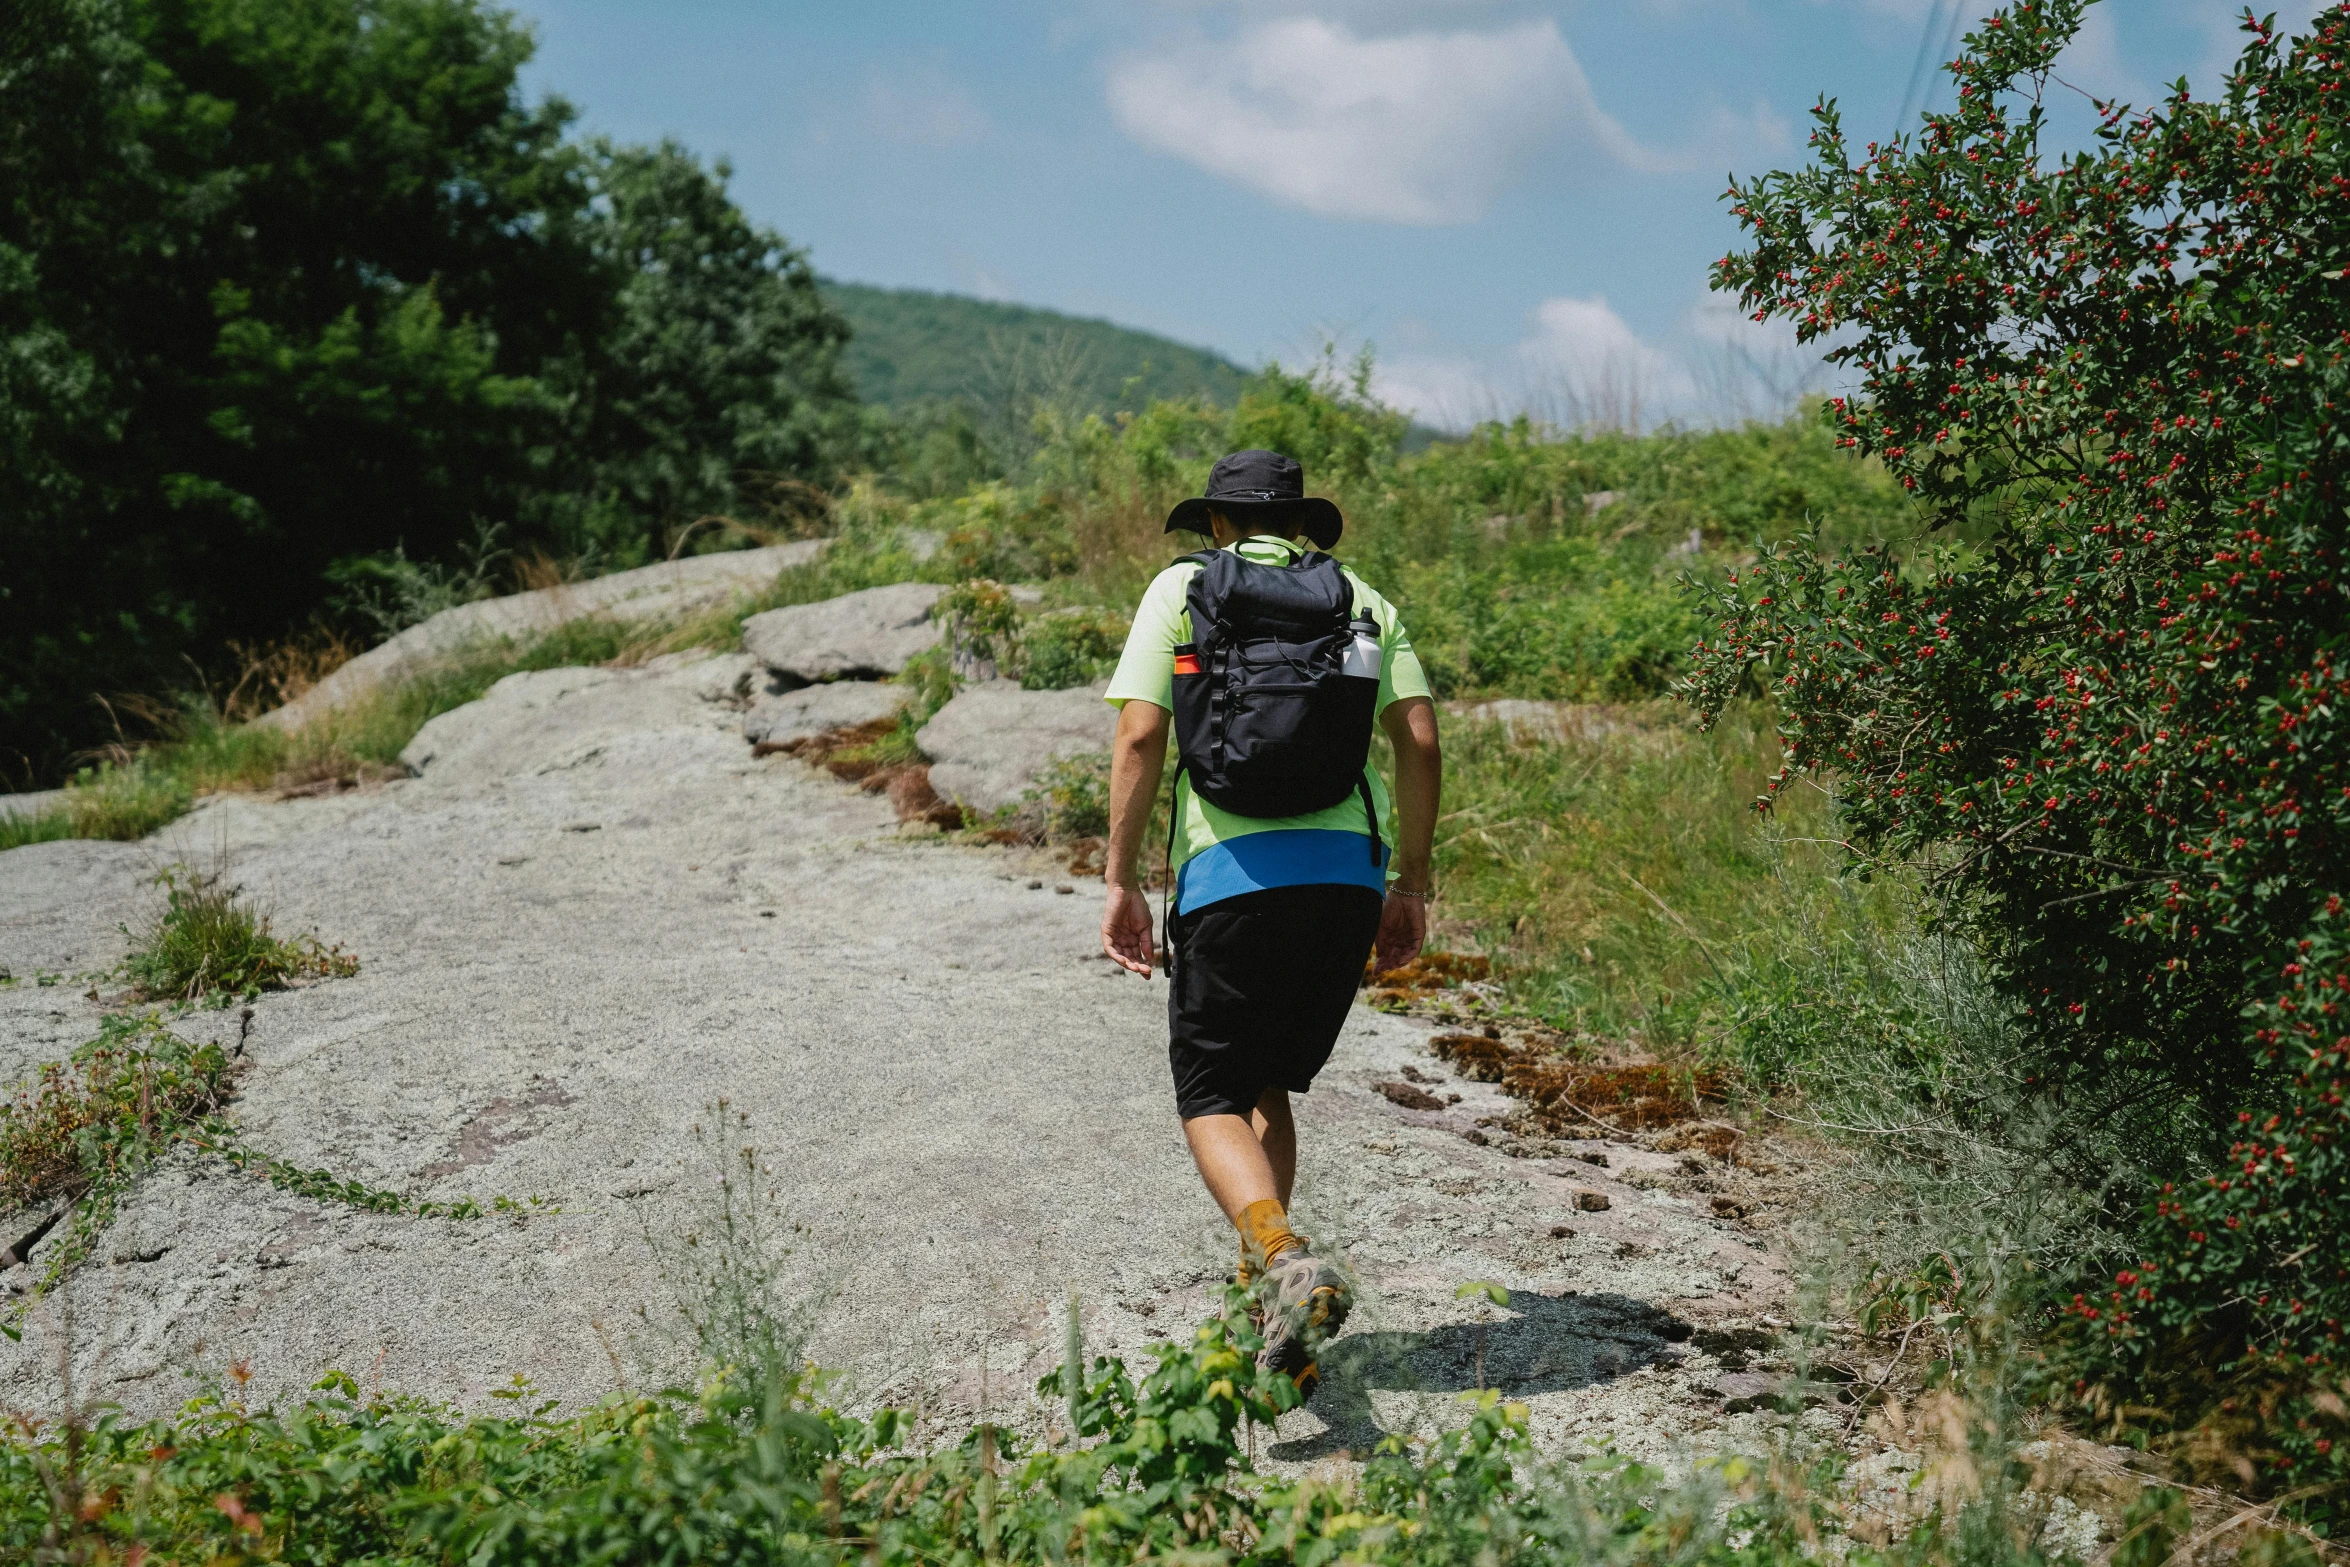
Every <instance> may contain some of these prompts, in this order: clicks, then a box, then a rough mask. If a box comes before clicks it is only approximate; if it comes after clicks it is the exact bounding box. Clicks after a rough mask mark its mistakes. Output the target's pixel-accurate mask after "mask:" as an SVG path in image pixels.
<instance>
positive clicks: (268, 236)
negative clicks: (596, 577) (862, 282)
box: [0, 0, 854, 774]
mask: <svg viewBox="0 0 2350 1567" xmlns="http://www.w3.org/2000/svg"><path fill="white" fill-rule="evenodd" d="M10 10H11V12H12V14H13V20H12V21H10V22H7V23H0V596H4V598H0V602H4V603H5V609H4V610H0V671H4V673H0V753H6V754H8V760H9V762H10V763H11V765H12V766H17V765H23V766H29V768H30V770H31V771H33V772H34V773H36V774H48V773H53V772H54V771H55V769H56V768H57V766H58V765H59V764H60V763H61V761H62V760H63V759H64V758H65V757H66V756H67V755H69V754H70V753H71V752H72V751H73V750H75V749H76V748H78V747H80V746H84V745H88V744H90V743H92V742H94V741H96V740H99V739H101V738H105V737H106V736H107V734H108V732H109V731H108V729H107V728H106V726H105V715H104V713H103V712H102V710H101V709H100V708H99V707H97V706H96V705H95V704H94V703H93V701H92V696H93V693H109V692H114V691H120V690H125V689H149V690H151V689H154V688H156V687H158V686H161V685H166V684H171V683H177V682H182V681H184V679H185V678H186V668H185V664H184V662H183V660H186V659H191V658H192V659H194V660H195V661H197V662H198V663H199V664H203V663H207V662H208V661H210V660H212V659H214V658H216V657H218V656H219V650H220V649H221V648H222V647H223V646H224V645H225V644H226V643H228V642H230V641H233V640H239V639H242V640H249V641H258V640H262V639H267V638H271V637H276V636H281V635H284V634H285V633H287V632H288V631H289V630H292V629H295V628H298V627H299V626H300V624H301V623H302V622H303V621H304V620H305V619H306V618H308V617H309V616H310V615H311V614H313V613H314V612H315V611H316V609H317V607H318V605H319V603H320V601H321V597H322V594H323V592H324V580H325V579H324V573H325V570H326V568H327V567H328V566H329V564H330V563H332V562H334V561H337V560H339V559H343V558H346V557H350V556H355V555H364V554H369V553H373V552H378V551H383V550H387V549H390V548H392V547H394V546H395V545H404V547H405V548H406V550H407V551H408V552H409V553H410V554H412V555H414V556H416V557H418V558H429V557H433V556H438V555H442V554H445V553H447V552H448V551H449V550H450V549H452V548H453V547H454V546H455V545H456V544H457V543H458V542H459V541H461V540H463V539H465V538H469V537H472V536H473V535H474V534H475V533H476V532H477V531H478V529H479V528H480V526H481V525H482V524H484V523H494V524H498V525H501V526H506V527H510V528H512V529H513V530H515V531H514V534H513V537H514V538H515V539H516V541H517V542H528V543H537V544H541V545H544V546H546V547H549V548H552V549H555V550H558V551H560V552H562V553H566V554H582V553H586V554H592V555H595V556H597V557H599V558H601V559H603V560H606V561H608V562H611V563H615V564H626V563H630V562H633V561H636V560H640V559H643V558H646V557H647V556H649V555H652V554H655V553H657V552H659V551H660V550H661V549H662V548H663V547H664V545H665V542H666V541H667V540H668V539H669V538H670V537H672V536H674V533H675V531H676V530H678V529H680V528H681V527H683V526H685V525H687V524H690V523H691V522H692V521H693V520H694V519H695V518H697V517H699V516H702V515H704V514H707V513H710V512H716V511H733V510H739V509H741V508H743V507H746V506H751V505H754V504H756V503H757V502H758V501H759V500H760V499H761V498H762V496H763V495H764V494H765V493H766V492H768V491H769V490H771V489H772V488H773V487H774V485H775V483H776V481H778V480H779V479H791V478H804V477H807V476H810V475H816V474H821V473H822V472H824V471H825V469H826V464H827V454H828V452H829V451H830V450H831V449H832V448H833V446H834V444H836V443H837V441H838V440H839V439H840V438H842V436H843V435H844V434H845V433H846V432H848V431H849V430H851V429H852V428H853V426H852V425H851V423H850V422H849V421H850V420H851V419H853V412H854V410H853V406H852V401H853V400H852V398H851V396H850V394H849V392H848V389H847V388H846V386H845V384H844V383H843V381H842V379H841V377H840V375H839V373H838V370H837V367H836V363H835V361H836V358H837V355H838V352H839V349H840V345H841V343H842V342H843V341H844V339H845V337H846V328H845V327H844V326H843V325H842V324H841V323H840V321H839V320H838V318H837V317H835V316H834V315H833V314H832V313H831V312H830V311H828V310H827V309H826V308H825V307H824V305H823V303H822V301H821V300H820V299H819V297H818V296H817V293H816V290H815V281H814V277H813V275H812V273H811V272H810V271H809V270H808V268H807V265H806V263H805V262H804V260H803V259H802V258H801V257H800V256H799V255H798V253H796V252H794V251H792V250H791V249H790V248H789V247H787V246H786V245H785V243H784V242H783V241H782V240H781V239H780V238H778V237H777V236H775V235H773V234H771V233H768V232H766V231H763V230H760V229H758V228H756V227H754V226H752V225H751V224H750V223H749V222H748V221H747V220H746V219H745V218H744V217H743V215H742V214H741V212H740V211H739V210H738V209H736V208H735V206H734V205H733V204H732V203H731V202H730V201H729V200H728V199H727V197H726V193H725V185H724V181H725V177H726V170H725V169H724V168H723V167H720V168H718V169H716V170H714V171H713V170H709V169H705V168H703V167H702V166H701V165H700V164H698V163H697V162H696V161H695V160H694V159H693V158H692V157H691V156H690V155H688V154H686V153H685V152H683V151H682V150H681V149H679V148H676V147H674V146H666V145H665V146H662V147H659V148H653V149H643V148H623V147H614V146H611V145H609V144H606V143H602V142H596V143H591V144H584V145H583V144H580V143H577V142H574V141H571V140H568V139H567V138H566V135H565V128H566V126H567V124H568V122H569V120H570V118H571V111H570V109H569V108H568V107H567V106H566V105H564V104H563V103H562V102H560V101H559V100H548V101H546V102H543V103H539V104H535V105H534V104H530V103H527V102H525V100H524V98H523V96H522V94H521V91H520V89H519V86H518V84H517V72H518V71H519V69H520V67H521V66H522V64H523V62H524V61H525V60H526V59H527V58H528V56H529V53H530V40H529V38H528V35H527V34H526V33H525V32H524V31H523V30H522V28H521V27H520V26H519V25H518V24H517V23H516V22H515V21H514V20H513V18H511V17H510V16H508V15H506V14H505V13H503V12H500V11H496V10H493V9H491V8H489V7H487V6H485V5H482V4H480V3H478V0H23V3H21V4H19V5H17V6H14V7H11V8H10Z"/></svg>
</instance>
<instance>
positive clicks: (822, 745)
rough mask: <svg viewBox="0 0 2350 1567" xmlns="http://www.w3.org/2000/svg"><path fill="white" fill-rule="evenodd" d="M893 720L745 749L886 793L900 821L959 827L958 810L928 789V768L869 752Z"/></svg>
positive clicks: (889, 729) (886, 734) (893, 726)
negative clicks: (792, 760) (880, 756)
mask: <svg viewBox="0 0 2350 1567" xmlns="http://www.w3.org/2000/svg"><path fill="white" fill-rule="evenodd" d="M897 728H898V721H897V719H896V718H895V717H890V718H876V719H873V720H871V721H870V722H867V723H862V724H846V725H843V726H841V727H839V728H837V729H823V730H819V731H817V732H816V733H815V734H812V735H801V736H800V737H799V738H798V739H796V740H775V741H762V742H760V743H759V744H758V745H755V746H752V747H751V754H752V755H753V756H789V757H792V758H795V759H796V760H799V761H802V762H806V763H808V764H809V765H810V766H812V767H821V768H823V769H824V770H825V771H826V772H828V773H830V774H832V776H833V777H835V778H838V779H841V780H842V781H843V782H846V783H853V784H855V785H856V786H857V787H858V788H860V789H862V790H864V791H865V793H867V794H886V795H888V796H889V804H890V809H892V810H893V811H895V812H897V817H898V820H899V821H900V822H928V823H930V824H931V825H932V826H934V827H939V828H942V829H946V830H950V831H951V830H953V829H954V828H957V827H961V826H963V825H964V819H963V809H962V807H961V806H959V805H956V804H955V803H954V802H953V801H952V800H945V799H941V798H940V797H939V793H938V791H937V790H936V789H934V788H932V787H931V785H930V767H929V764H927V763H924V762H885V761H882V760H880V759H879V758H878V757H876V756H874V755H873V754H872V752H873V750H874V748H875V747H877V746H878V745H879V744H880V743H881V742H882V741H883V740H885V739H887V738H888V737H889V736H890V735H892V734H895V733H896V732H897Z"/></svg>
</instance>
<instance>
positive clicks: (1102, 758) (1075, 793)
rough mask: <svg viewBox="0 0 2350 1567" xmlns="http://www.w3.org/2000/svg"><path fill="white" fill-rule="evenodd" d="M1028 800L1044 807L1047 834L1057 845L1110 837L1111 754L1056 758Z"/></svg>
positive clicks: (1032, 787) (1029, 791) (1104, 752)
mask: <svg viewBox="0 0 2350 1567" xmlns="http://www.w3.org/2000/svg"><path fill="white" fill-rule="evenodd" d="M1027 798H1028V799H1030V800H1033V801H1036V802H1038V803H1039V804H1041V805H1042V806H1043V807H1044V829H1045V834H1046V836H1047V837H1049V838H1050V839H1052V841H1054V842H1055V843H1067V842H1069V841H1071V840H1072V839H1077V838H1104V837H1107V836H1109V831H1110V755H1109V753H1108V752H1107V751H1093V752H1088V753H1084V754H1081V755H1077V756H1056V757H1054V758H1053V759H1052V761H1051V762H1050V763H1049V764H1047V766H1046V767H1045V770H1044V773H1043V775H1042V776H1040V777H1039V778H1038V779H1037V781H1036V782H1035V783H1034V784H1033V785H1031V786H1030V787H1029V789H1028V791H1027Z"/></svg>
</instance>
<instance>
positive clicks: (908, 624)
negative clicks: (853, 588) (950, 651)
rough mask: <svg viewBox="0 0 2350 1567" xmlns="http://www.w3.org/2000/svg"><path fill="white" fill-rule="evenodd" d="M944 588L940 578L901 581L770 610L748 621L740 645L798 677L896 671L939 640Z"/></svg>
mask: <svg viewBox="0 0 2350 1567" xmlns="http://www.w3.org/2000/svg"><path fill="white" fill-rule="evenodd" d="M945 591H946V590H945V589H944V588H941V587H939V586H938V585H936V584H935V583H929V582H898V583H892V584H891V585H890V586H888V587H885V588H867V589H865V591H863V592H862V593H844V594H842V595H841V596H840V597H839V598H831V599H825V600H823V601H822V602H820V603H815V604H794V605H792V606H791V607H790V608H788V609H771V610H769V611H767V612H766V613H765V614H763V615H753V616H752V617H751V618H750V619H748V620H746V621H744V622H743V646H744V647H745V648H748V649H749V650H750V652H751V654H752V656H753V657H755V658H757V659H758V660H759V662H761V663H763V664H765V665H766V666H767V667H768V668H769V669H772V670H774V671H775V672H776V673H777V674H780V675H783V676H786V677H787V678H789V679H793V680H800V681H818V680H838V679H840V678H842V677H843V676H850V677H854V678H858V679H872V678H873V677H875V676H879V675H894V674H896V673H897V672H898V671H899V670H901V669H903V668H905V667H906V664H907V663H908V661H909V660H911V659H912V658H913V657H914V656H915V655H916V654H918V653H923V652H926V651H928V650H929V649H930V648H932V647H935V646H936V645H937V643H938V637H939V632H940V630H941V629H942V628H941V627H940V625H939V623H938V622H937V621H935V620H932V619H931V618H930V610H931V606H932V605H934V604H936V603H937V602H938V596H939V595H940V594H941V593H943V592H945Z"/></svg>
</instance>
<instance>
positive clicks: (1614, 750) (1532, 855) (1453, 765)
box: [1437, 703, 1911, 1051]
mask: <svg viewBox="0 0 2350 1567" xmlns="http://www.w3.org/2000/svg"><path fill="white" fill-rule="evenodd" d="M1585 724H1586V727H1584V728H1582V729H1581V730H1580V731H1579V732H1569V733H1563V734H1559V735H1557V736H1554V737H1539V736H1529V735H1526V734H1523V733H1517V732H1513V731H1512V730H1510V729H1509V728H1506V727H1505V726H1503V725H1502V724H1499V723H1470V724H1456V725H1454V726H1451V727H1450V728H1449V729H1448V730H1447V732H1446V735H1445V798H1444V814H1443V816H1442V818H1441V819H1440V821H1439V824H1438V831H1437V840H1438V850H1437V878H1438V884H1439V886H1440V888H1441V889H1442V894H1443V897H1442V901H1441V902H1440V903H1439V904H1438V905H1437V909H1438V912H1439V914H1440V916H1441V917H1442V919H1443V920H1444V921H1445V922H1447V923H1448V924H1453V925H1457V926H1462V927H1466V929H1467V930H1468V931H1469V932H1471V933H1473V935H1474V936H1475V937H1477V938H1481V939H1482V940H1483V941H1484V942H1486V943H1487V944H1488V946H1489V948H1490V950H1491V953H1492V955H1493V956H1495V957H1497V958H1499V959H1500V960H1501V971H1502V973H1503V975H1504V977H1505V982H1506V984H1507V986H1508V988H1509V991H1510V993H1511V995H1512V998H1513V999H1514V1000H1515V1001H1517V1002H1518V1003H1519V1004H1520V1005H1522V1006H1524V1007H1526V1008H1528V1009H1529V1010H1532V1011H1535V1012H1538V1013H1541V1014H1543V1015H1546V1016H1548V1017H1549V1018H1551V1019H1552V1020H1553V1021H1554V1022H1556V1023H1558V1024H1560V1025H1562V1026H1565V1027H1568V1028H1575V1029H1588V1030H1591V1031H1594V1032H1599V1033H1604V1034H1612V1035H1619V1036H1620V1035H1631V1036H1635V1037H1638V1038H1639V1039H1641V1040H1642V1041H1643V1042H1644V1043H1646V1044H1648V1045H1649V1046H1650V1047H1651V1048H1653V1049H1658V1050H1664V1051H1682V1050H1688V1049H1692V1048H1698V1047H1701V1046H1704V1045H1707V1044H1709V1043H1718V1042H1719V1041H1720V1040H1721V1039H1722V1038H1723V1037H1724V1036H1725V1034H1726V1031H1727V1028H1728V1026H1729V1023H1730V1021H1731V1019H1732V1017H1733V1015H1734V1013H1735V1009H1736V1006H1737V1000H1736V998H1737V996H1738V994H1739V991H1740V987H1741V986H1742V985H1743V984H1745V983H1746V982H1748V980H1749V979H1750V978H1751V977H1752V976H1753V975H1755V974H1756V973H1758V972H1763V971H1766V970H1768V969H1770V968H1771V967H1772V966H1773V965H1775V964H1783V963H1785V962H1787V961H1790V960H1791V959H1792V958H1793V957H1794V956H1795V955H1797V954H1801V953H1804V952H1808V951H1812V950H1816V949H1817V948H1818V946H1819V945H1820V944H1821V943H1823V942H1827V941H1832V940H1838V939H1849V940H1856V941H1860V942H1862V943H1864V944H1874V943H1875V942H1877V941H1878V940H1880V939H1881V938H1882V937H1883V936H1884V935H1885V934H1886V933H1890V932H1892V931H1894V930H1896V929H1897V928H1898V927H1899V923H1900V921H1901V919H1902V911H1903V909H1904V908H1905V906H1906V902H1907V900H1908V898H1909V897H1910V896H1911V893H1910V890H1909V889H1908V888H1907V887H1906V886H1904V885H1903V884H1902V883H1901V881H1900V879H1899V878H1898V877H1893V878H1880V879H1878V880H1876V881H1873V882H1857V881H1848V880H1845V879H1843V878H1842V877H1840V876H1839V875H1838V873H1837V872H1838V865H1839V854H1840V850H1839V849H1838V848H1837V846H1836V844H1835V843H1834V841H1833V839H1834V811H1833V807H1832V804H1831V802H1830V801H1828V800H1827V798H1826V797H1825V796H1822V795H1820V794H1818V793H1816V792H1814V791H1797V792H1796V793H1794V794H1791V795H1790V796H1789V797H1788V798H1787V799H1786V800H1785V801H1784V802H1783V803H1782V804H1781V806H1780V807H1779V809H1778V811H1777V812H1776V813H1775V814H1774V815H1773V816H1771V817H1768V818H1766V817H1762V816H1759V815H1757V814H1756V813H1755V812H1754V811H1753V810H1752V809H1750V807H1751V805H1752V802H1753V801H1754V799H1755V797H1756V796H1757V795H1758V794H1760V793H1761V791H1762V785H1763V780H1764V779H1765V778H1766V777H1768V776H1769V774H1770V773H1771V771H1772V770H1773V769H1774V768H1775V767H1776V765H1777V761H1778V747H1777V744H1776V742H1775V740H1774V738H1773V736H1772V733H1771V730H1770V727H1769V722H1768V715H1767V713H1766V712H1765V711H1763V710H1762V709H1760V708H1758V707H1745V708H1739V709H1735V710H1733V711H1732V713H1731V714H1730V715H1729V716H1728V718H1727V719H1726V720H1725V721H1724V722H1723V723H1722V724H1721V725H1719V726H1718V727H1717V728H1715V729H1714V730H1713V731H1712V732H1710V733H1704V734H1700V733H1698V732H1697V731H1696V730H1695V729H1694V728H1693V727H1692V726H1691V725H1690V724H1689V723H1688V722H1687V719H1686V717H1685V715H1683V714H1682V713H1681V712H1680V710H1679V709H1677V708H1675V707H1673V706H1672V705H1670V704H1664V703H1659V704H1650V705H1646V706H1639V707H1626V708H1618V709H1599V710H1594V711H1593V712H1592V713H1590V714H1589V715H1588V716H1587V717H1586V719H1585Z"/></svg>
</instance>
